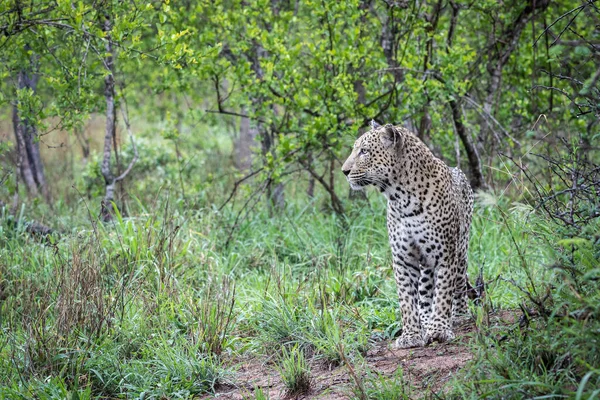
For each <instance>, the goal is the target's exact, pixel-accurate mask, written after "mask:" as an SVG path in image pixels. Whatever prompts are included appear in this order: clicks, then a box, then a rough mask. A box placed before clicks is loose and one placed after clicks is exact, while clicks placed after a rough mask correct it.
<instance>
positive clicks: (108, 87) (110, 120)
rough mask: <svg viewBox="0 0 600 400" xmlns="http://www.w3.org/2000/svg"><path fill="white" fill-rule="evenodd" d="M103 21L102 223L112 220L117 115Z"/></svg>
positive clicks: (109, 48)
mask: <svg viewBox="0 0 600 400" xmlns="http://www.w3.org/2000/svg"><path fill="white" fill-rule="evenodd" d="M105 18H106V19H105V20H104V26H103V29H104V31H105V32H106V39H107V40H106V57H105V58H104V66H105V68H106V69H107V72H108V73H107V74H106V76H105V77H104V97H105V99H106V127H105V132H104V156H103V159H102V168H101V170H102V176H103V177H104V184H105V185H106V191H105V194H104V199H103V200H102V208H101V211H100V215H101V218H102V220H103V221H110V220H111V219H112V202H113V201H114V196H115V184H116V180H115V177H114V175H113V173H112V171H111V168H110V158H111V154H112V146H113V140H114V137H115V131H116V119H117V113H116V108H115V78H114V58H113V46H112V41H111V37H110V31H111V21H110V17H109V16H108V15H107V16H106V17H105Z"/></svg>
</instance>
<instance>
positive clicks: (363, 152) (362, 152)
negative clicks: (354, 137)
mask: <svg viewBox="0 0 600 400" xmlns="http://www.w3.org/2000/svg"><path fill="white" fill-rule="evenodd" d="M365 154H369V152H368V151H367V150H365V149H360V151H359V152H358V155H359V156H364V155H365Z"/></svg>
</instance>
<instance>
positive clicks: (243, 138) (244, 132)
mask: <svg viewBox="0 0 600 400" xmlns="http://www.w3.org/2000/svg"><path fill="white" fill-rule="evenodd" d="M242 114H246V110H242ZM257 136H258V129H257V127H256V126H255V125H254V124H251V123H250V118H244V117H242V118H241V120H240V133H239V136H238V138H237V140H236V141H235V143H234V144H233V148H234V154H235V158H234V163H235V166H236V167H237V168H238V169H239V170H241V171H244V172H247V171H249V170H250V168H251V167H252V158H253V157H252V155H253V154H252V146H254V145H255V144H256V137H257Z"/></svg>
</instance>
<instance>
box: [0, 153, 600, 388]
mask: <svg viewBox="0 0 600 400" xmlns="http://www.w3.org/2000/svg"><path fill="white" fill-rule="evenodd" d="M211 146H212V147H211ZM211 146H208V149H209V150H210V151H212V150H211V149H213V148H214V147H215V146H217V147H219V146H221V144H219V143H215V144H213V145H211ZM209 150H206V151H209ZM153 151H154V150H153ZM152 154H154V153H152ZM169 154H170V153H169ZM169 154H166V155H165V156H164V157H163V158H160V157H159V159H160V160H162V161H161V163H163V164H161V166H160V167H161V168H162V172H161V174H162V173H164V175H160V179H153V176H152V175H146V174H144V173H142V172H140V173H139V175H135V176H134V178H135V179H132V181H131V183H130V185H131V187H130V189H129V190H130V193H129V196H130V197H129V199H130V200H129V201H128V202H127V207H126V208H125V209H124V210H123V213H122V214H117V218H116V219H115V220H114V221H113V222H111V223H108V224H104V225H103V224H98V223H96V222H95V218H94V217H90V215H92V216H94V215H96V213H97V210H95V209H96V208H97V207H96V206H97V204H98V198H97V197H94V196H95V195H94V191H93V190H92V189H93V188H94V187H95V186H94V185H97V182H96V183H94V182H95V181H93V180H92V181H88V182H87V183H86V184H89V185H91V186H90V187H88V188H87V189H86V187H85V185H84V184H83V183H84V182H85V179H88V178H85V177H79V178H77V177H76V185H79V186H80V187H79V189H80V193H86V194H85V195H80V194H78V193H75V192H70V194H69V197H68V198H66V199H64V200H61V201H60V202H57V203H56V204H55V208H54V210H52V211H50V210H49V208H48V207H47V206H44V205H37V206H35V205H30V204H25V205H24V206H23V207H22V208H21V209H19V215H20V216H21V217H22V218H21V219H32V220H33V219H37V220H42V219H43V221H44V222H45V223H47V224H49V225H52V226H54V227H57V228H59V229H60V230H61V231H62V234H61V235H60V237H58V236H57V237H55V238H52V239H51V240H50V241H43V240H39V239H38V238H34V237H32V236H31V235H29V234H28V233H27V232H26V231H25V230H24V229H23V225H21V224H20V223H19V224H15V223H14V218H13V217H11V216H10V215H8V213H7V212H6V210H4V211H3V213H2V220H1V222H0V288H1V293H2V297H1V298H2V300H0V398H32V397H37V398H43V399H46V398H47V399H52V398H57V399H58V398H79V399H86V398H90V399H91V398H137V397H142V396H143V397H144V398H193V397H194V396H200V395H202V394H206V393H212V392H213V391H214V390H215V389H216V388H218V387H219V385H221V384H226V383H228V382H231V381H235V376H236V370H235V367H233V365H234V364H235V360H236V359H238V358H240V359H241V358H244V357H249V356H251V357H258V358H260V359H263V360H264V362H265V363H270V365H276V364H277V365H279V368H280V372H281V374H282V375H283V376H284V381H285V382H289V386H288V389H289V390H290V393H292V392H294V393H295V390H296V389H294V388H296V387H298V386H302V385H298V384H297V383H294V382H299V381H302V380H303V379H304V378H302V377H301V376H302V374H303V373H304V372H305V371H306V369H307V368H308V367H307V366H308V365H309V364H310V363H314V362H318V363H324V364H326V365H329V366H330V367H331V368H334V367H336V366H339V367H340V368H347V367H348V365H350V366H352V368H353V370H354V371H356V374H357V380H356V382H355V384H354V386H357V387H358V389H357V388H354V389H356V390H354V393H355V394H356V396H357V397H358V398H373V399H385V398H414V397H419V396H420V395H421V394H420V393H417V392H415V391H414V390H413V389H411V384H410V382H409V379H408V378H407V377H405V376H402V371H399V372H398V374H397V375H396V376H394V377H391V378H386V377H382V376H378V375H377V374H375V373H372V372H369V371H368V369H366V367H363V365H364V363H363V357H364V355H365V353H366V351H367V350H368V349H369V347H370V346H371V342H370V340H373V339H375V340H380V339H386V340H391V339H393V338H394V337H395V336H397V335H398V334H399V332H400V330H401V324H400V322H399V311H398V306H397V298H396V296H397V295H396V289H395V284H394V281H393V277H392V274H391V268H390V264H391V254H390V250H389V245H388V240H387V233H386V228H385V206H386V204H385V201H384V199H383V198H382V197H381V196H380V195H379V194H378V193H374V192H369V195H368V202H350V201H348V202H347V204H346V207H347V210H348V214H347V216H346V217H340V216H336V215H335V214H332V213H331V212H330V211H328V209H327V207H324V204H325V203H326V199H327V197H326V196H325V194H324V193H317V196H316V198H315V199H311V200H309V199H307V198H306V197H305V196H304V194H303V193H302V190H303V183H301V182H300V183H288V199H287V200H288V204H287V206H286V208H285V209H284V210H281V211H280V212H277V213H275V214H273V215H270V214H269V212H268V210H267V207H264V206H262V203H261V206H260V207H258V208H256V209H255V210H254V211H252V212H251V213H249V214H247V215H245V216H244V217H242V218H237V215H238V214H237V213H238V211H239V202H238V203H236V204H237V206H234V207H225V208H223V209H222V210H219V208H218V205H220V204H222V202H223V201H224V200H225V199H226V197H227V188H229V187H231V186H230V185H231V179H233V178H232V177H227V178H223V179H222V180H221V181H219V183H218V184H214V185H213V184H209V183H206V181H205V180H204V178H205V177H206V176H205V175H203V176H202V177H201V178H202V179H200V178H199V177H196V176H194V173H195V172H198V171H200V170H202V168H203V165H204V164H205V163H207V162H208V163H209V164H210V166H209V168H208V171H209V172H208V173H209V174H220V176H222V177H226V176H227V175H226V174H227V172H228V171H230V167H229V166H225V167H221V168H220V169H219V168H218V167H217V166H216V164H215V163H217V160H212V161H211V159H210V158H208V159H203V158H202V157H200V156H198V157H195V158H194V159H193V161H191V164H190V165H188V166H187V167H186V168H188V170H186V175H185V176H184V179H185V180H186V181H187V180H189V181H190V184H189V186H188V187H187V189H188V190H187V191H186V192H185V196H184V192H183V191H182V190H181V188H180V187H179V186H178V185H176V184H172V185H171V186H169V185H168V182H170V181H172V182H177V179H178V174H179V172H178V171H179V169H178V168H177V165H175V164H174V163H177V160H176V159H174V158H172V157H171V158H169V157H170V156H169ZM206 160H208V161H206ZM144 162H146V163H149V164H148V165H149V166H152V165H154V164H152V163H151V162H150V161H149V160H145V161H144ZM213 176H214V175H213ZM210 179H213V178H210ZM63 183H64V182H63ZM340 185H343V182H341V181H340ZM341 187H344V190H345V186H341ZM248 191H250V188H249V187H242V188H241V196H243V195H245V194H247V192H248ZM340 192H341V190H340ZM87 196H90V197H89V198H88V197H87ZM21 219H20V220H21ZM236 220H237V222H236ZM234 223H237V226H236V229H234V230H232V226H233V224H234ZM597 228H598V227H597V226H595V227H586V229H587V230H585V231H584V232H582V233H581V235H580V236H581V237H579V236H577V237H572V236H569V235H568V234H566V233H564V232H563V231H561V230H560V229H558V227H556V226H555V225H552V223H551V222H550V221H548V220H547V219H546V218H545V217H544V216H543V215H541V214H539V213H537V212H532V209H531V208H530V207H526V206H524V205H522V204H519V203H516V202H514V201H511V200H510V199H508V198H507V197H503V196H499V195H491V194H487V195H480V196H479V197H478V199H477V202H476V209H475V215H474V219H473V228H472V233H471V247H470V262H469V273H470V276H471V280H472V281H473V280H474V277H476V276H477V275H478V274H479V272H480V271H482V273H483V276H484V278H485V280H486V284H487V287H486V298H485V300H484V302H483V306H482V307H473V313H474V314H475V315H476V316H477V317H478V320H479V321H480V323H479V327H478V331H477V332H478V333H477V335H475V337H474V340H473V342H472V343H471V346H472V350H473V353H474V355H475V356H474V359H473V361H472V362H471V363H470V364H469V366H468V367H467V368H465V369H464V370H463V371H462V372H461V375H460V379H456V380H455V381H454V382H452V383H451V384H450V386H449V387H448V389H447V391H446V392H444V393H445V394H444V393H439V394H438V396H441V397H444V396H447V397H450V398H452V397H459V398H460V397H466V398H482V397H490V398H497V397H500V396H505V397H506V398H519V397H523V396H525V397H535V396H543V395H555V396H566V397H577V396H579V398H590V397H592V396H594V395H595V396H598V393H597V392H595V391H596V388H597V387H599V385H600V374H599V373H598V371H599V370H600V360H599V358H598V355H597V354H598V352H597V348H598V332H599V331H600V327H599V326H598V320H599V316H600V310H599V308H598V304H600V298H599V293H598V287H597V282H598V281H597V280H598V277H599V276H600V275H599V272H598V268H597V264H598V263H597V261H598V258H599V250H598V241H597V239H594V237H595V236H594V235H596V233H595V232H597V231H598V230H597ZM565 238H567V239H565ZM594 240H595V241H594ZM226 242H228V243H227V245H226ZM521 306H522V307H523V309H524V310H526V311H527V313H528V314H529V318H528V322H527V323H524V324H522V325H521V326H519V325H518V324H515V325H514V326H505V327H495V326H487V324H486V318H485V317H486V315H487V313H488V312H490V311H492V310H496V309H502V308H504V309H507V308H509V309H518V308H519V307H521ZM303 371H304V372H303ZM286 376H287V377H286ZM359 376H364V378H359ZM361 379H362V381H361ZM357 382H361V383H360V385H359V384H358V383H357ZM359 386H361V387H359ZM352 389H353V388H350V390H352ZM422 395H423V396H426V394H425V393H423V394H422ZM255 396H256V398H265V397H266V394H264V393H263V392H261V391H256V393H255Z"/></svg>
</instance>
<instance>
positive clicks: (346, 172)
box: [342, 169, 350, 176]
mask: <svg viewBox="0 0 600 400" xmlns="http://www.w3.org/2000/svg"><path fill="white" fill-rule="evenodd" d="M342 172H343V173H344V175H346V176H348V174H349V173H350V170H349V169H342Z"/></svg>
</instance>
